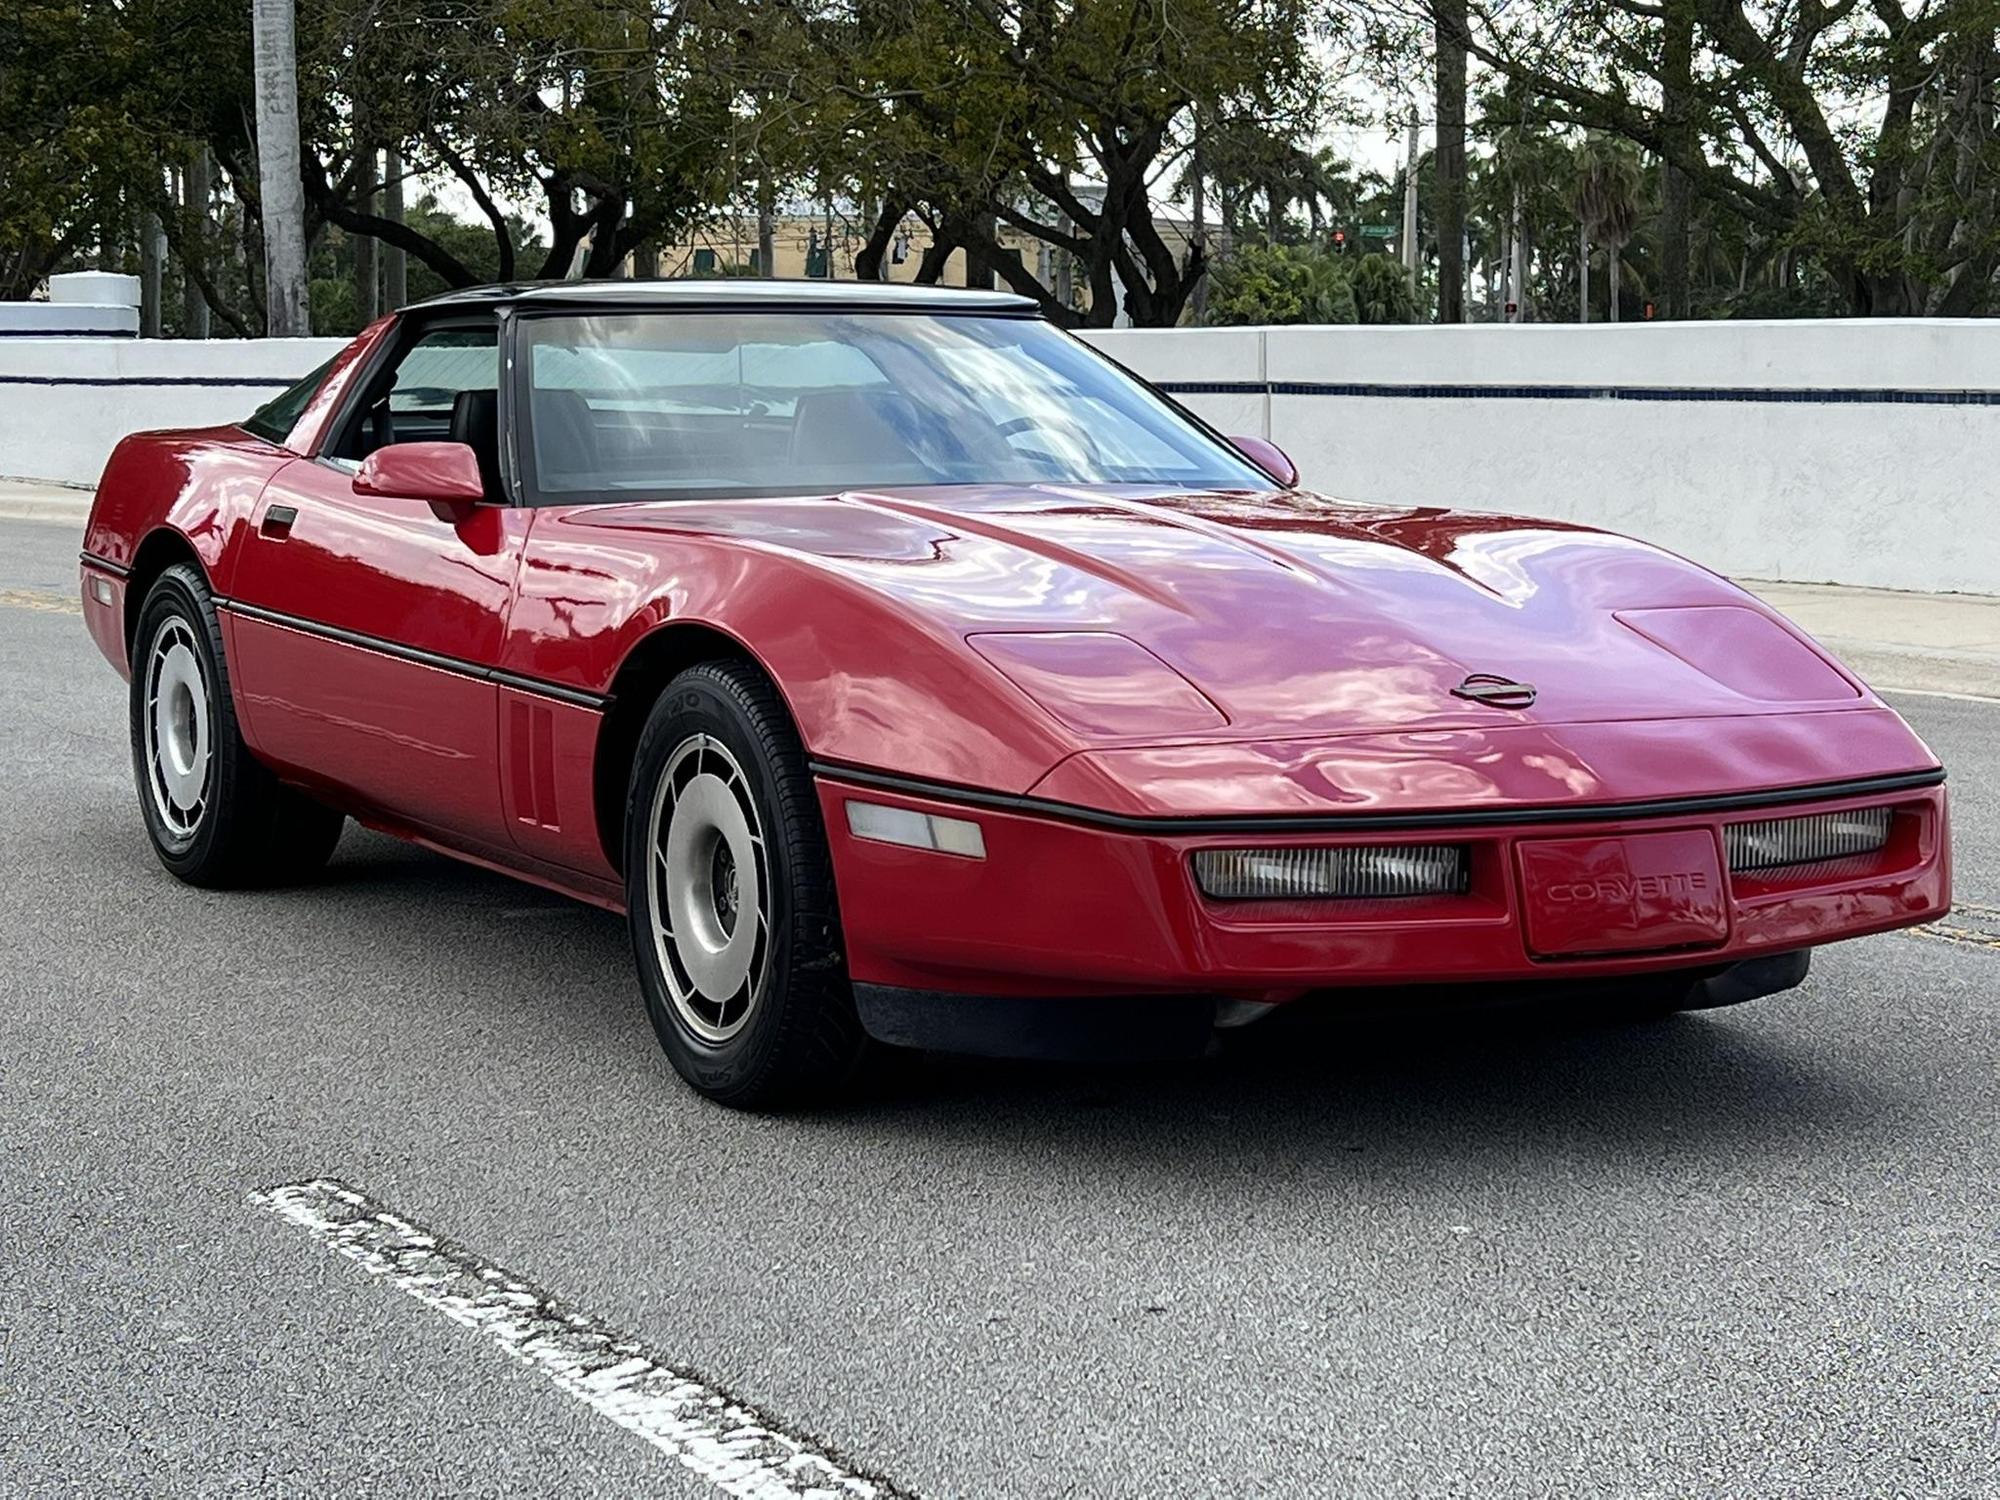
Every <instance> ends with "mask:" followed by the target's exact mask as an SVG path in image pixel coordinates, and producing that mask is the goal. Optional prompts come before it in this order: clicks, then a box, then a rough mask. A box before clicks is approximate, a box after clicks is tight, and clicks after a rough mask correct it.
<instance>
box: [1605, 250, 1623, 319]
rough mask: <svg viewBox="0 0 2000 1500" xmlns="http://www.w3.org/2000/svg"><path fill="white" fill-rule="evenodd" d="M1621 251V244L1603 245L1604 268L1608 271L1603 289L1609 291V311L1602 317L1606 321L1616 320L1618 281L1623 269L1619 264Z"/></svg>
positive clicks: (1621, 257)
mask: <svg viewBox="0 0 2000 1500" xmlns="http://www.w3.org/2000/svg"><path fill="white" fill-rule="evenodd" d="M1623 253H1624V247H1623V246H1622V245H1606V246H1605V247H1604V262H1605V269H1606V270H1607V271H1608V272H1609V276H1608V278H1607V279H1606V281H1605V289H1606V290H1607V291H1609V292H1610V293H1611V307H1610V311H1609V312H1607V313H1606V314H1605V317H1604V321H1605V322H1607V323H1616V322H1617V321H1618V283H1619V279H1620V275H1621V273H1622V272H1623V271H1624V269H1625V268H1624V267H1623V266H1622V265H1621V264H1620V261H1621V260H1622V259H1623Z"/></svg>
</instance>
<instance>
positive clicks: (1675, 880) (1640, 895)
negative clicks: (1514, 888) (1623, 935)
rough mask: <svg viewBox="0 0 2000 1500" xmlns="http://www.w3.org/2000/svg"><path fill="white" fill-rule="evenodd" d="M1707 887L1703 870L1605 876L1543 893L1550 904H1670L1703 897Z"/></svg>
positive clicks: (1706, 875) (1575, 881) (1572, 882)
mask: <svg viewBox="0 0 2000 1500" xmlns="http://www.w3.org/2000/svg"><path fill="white" fill-rule="evenodd" d="M1708 888H1709V879H1708V874H1707V872H1706V871H1703V870H1689V871H1687V872H1686V873H1684V874H1679V875H1630V876H1619V875H1607V876H1604V877H1603V878H1602V879H1599V880H1573V881H1568V882H1566V883H1564V884H1562V885H1552V886H1550V887H1549V888H1548V891H1547V893H1546V894H1547V895H1548V898H1549V900H1551V901H1562V902H1571V903H1574V902H1579V901H1592V902H1619V903H1629V902H1633V901H1660V900H1669V901H1670V900H1672V899H1674V898H1675V897H1677V896H1678V897H1683V898H1687V899H1690V900H1691V899H1693V898H1695V897H1697V896H1700V895H1703V894H1705V893H1706V892H1707V890H1708Z"/></svg>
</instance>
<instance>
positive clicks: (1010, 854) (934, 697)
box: [82, 281, 1950, 1104]
mask: <svg viewBox="0 0 2000 1500" xmlns="http://www.w3.org/2000/svg"><path fill="white" fill-rule="evenodd" d="M1440 437H1441V439H1448V434H1440ZM1295 481H1296V476H1295V474H1294V473H1293V471H1292V467H1291V465H1290V463H1289V462H1288V461H1287V460H1286V459H1285V457H1284V455H1283V454H1281V453H1279V452H1278V451H1277V450H1276V449H1274V448H1272V447H1271V446H1270V445H1269V444H1266V443H1262V442H1258V441H1256V440H1250V439H1238V440H1236V441H1235V442H1233V443H1232V442H1231V441H1230V440H1228V439H1225V438H1222V437H1219V436H1217V435H1216V434H1215V433H1214V432H1212V431H1210V430H1209V429H1208V428H1207V427H1205V426H1204V425H1203V424H1202V423H1201V422H1199V421H1198V420H1196V419H1195V418H1194V417H1192V416H1190V415H1189V414H1188V413H1187V412H1185V411H1183V410H1181V409H1180V408H1178V407H1177V406H1175V405H1174V404H1173V403H1172V402H1171V401H1169V400H1168V399H1166V398H1165V397H1163V396H1162V395H1160V394H1158V393H1157V392H1155V391H1154V390H1152V389H1150V388H1149V387H1148V386H1147V385H1145V384H1144V383H1143V382H1141V381H1139V380H1137V379H1134V378H1133V377H1131V376H1130V375H1128V374H1126V373H1125V372H1124V371H1122V370H1120V369H1119V368H1118V367H1117V366H1115V365H1113V364H1111V363H1110V362H1108V361H1106V360H1105V359H1103V358H1102V357H1100V356H1098V355H1097V354H1095V353H1093V352H1092V351H1091V350H1090V349H1088V348H1086V347H1085V346H1084V345H1082V344H1080V343H1078V342H1076V341H1075V340H1073V339H1071V338H1069V337H1068V336H1067V335H1065V334H1063V333H1061V332H1059V331H1058V330H1056V329H1055V328H1053V327H1051V326H1049V325H1048V324H1046V323H1044V322H1042V321H1041V320H1040V319H1038V318H1037V317H1035V316H1034V315H1033V311H1032V308H1031V306H1030V304H1028V303H1026V302H1024V301H1021V300H1019V299H1016V298H1013V297H1009V296H1003V295H995V294H991V293H969V292H956V291H944V290H939V289H929V288H907V287H889V286H877V285H869V284H850V285H833V284H827V283H818V284H803V285H801V284H788V283H783V282H745V281H729V282H715V283H702V282H679V283H653V284H633V283H622V284H613V285H590V284H584V283H569V284H562V285H553V286H525V287H501V288H488V289H484V290H479V291H472V292H462V293H456V294H453V295H450V296H447V297H443V298H440V299H438V300H436V301H433V302H429V303H426V304H424V305H422V306H419V307H414V308H411V309H409V310H407V311H405V312H404V313H402V314H400V315H399V316H396V317H393V318H389V319H385V320H384V321H382V322H380V323H377V324H376V325H375V326H373V327H371V328H370V329H368V330H367V331H366V332H365V333H363V334H362V335H361V336H360V337H359V338H357V339H356V340H355V341H354V342H353V344H351V345H350V346H349V347H348V348H347V349H346V350H345V351H343V352H342V353H341V354H340V355H339V356H338V357H337V358H335V359H334V360H333V361H332V362H331V363H330V364H329V365H327V366H326V367H325V368H324V369H322V370H319V371H317V372H315V373H314V374H313V375H311V376H309V377H307V378H306V379H305V380H304V381H302V382H301V383H300V384H299V385H298V386H296V387H294V388H293V389H292V390H290V391H287V392H286V393H285V394H283V395H281V396H279V397H278V398H277V399H276V400H274V401H272V402H271V403H270V404H269V405H268V406H266V407H264V408H263V409H262V410H261V411H259V412H257V413H256V414H255V415H253V416H251V417H249V418H247V419H246V420H244V421H243V422H242V423H240V424H239V425H236V426H228V427H217V428H212V429H208V430H203V431H190V432H164V433H143V434H140V435H138V436H135V437H131V438H128V439H126V440H125V441H124V442H123V443H122V444H120V445H119V447H118V449H117V451H116V452H115V453H114V454H113V456H112V458H111V461H110V464H109V465H108V467H107V468H106V470H105V473H104V478H103V481H102V483H101V485H100V486H99V488H98V491H97V502H96V506H95V509H94V511H93V513H92V516H91V520H90V527H89V532H88V535H87V537H86V541H85V550H84V553H83V564H82V574H83V580H82V583H83V600H84V607H85V613H86V616H87V619H88V622H89V626H90V630H91V633H92V635H93V636H94V637H95V638H96V640H97V642H98V644H99V646H100V647H101V648H102V649H103V651H104V654H105V655H106V656H107V657H109V658H110V659H111V661H112V663H113V665H115V666H116V667H117V668H118V669H119V670H120V671H121V672H123V673H125V674H126V675H127V676H128V677H129V679H130V681H131V684H132V690H131V732H132V755H133V769H134V774H135V777H136V780H137V782H138V793H139V805H140V809H141V811H142V813H143V815H144V817H145V821H146V827H147V831H148V832H149V833H150V835H151V837H152V841H153V845H154V847H155V849H156V850H157V851H158V854H159V857H160V859H161V861H162V862H163V863H164V864H165V865H166V867H167V868H168V869H169V870H171V871H172V872H173V873H174V874H176V875H178V876H179V877H180V878H181V879H183V880H187V881H190V882H193V883H196V884H200V885H209V886H223V885H236V884H247V883H255V882H268V881H272V880H280V879H295V878H298V877H300V876H303V875H305V874H307V873H309V872H310V871H312V870H314V869H316V868H317V867H318V866H319V865H321V864H322V863H323V862H324V861H325V860H326V858H327V856H328V854H329V853H330V852H331V850H332V849H333V847H334V843H335V841H336V840H337V839H338V838H339V836H340V831H341V827H342V823H343V820H344V819H345V818H347V817H350V816H351V817H354V818H357V819H359V820H360V821H362V822H364V823H366V824H368V825H369V826H371V827H374V828H380V829H384V830H386V831H388V832H391V833H394V834H398V835H400V836H402V837H405V838H409V839H414V840H416V841H418V842H420V843H423V844H427V845H429V846H431V847H433V848H436V849H440V850H443V851H445V852H447V853H450V854H453V855H456V856H458V857H460V858H463V859H467V860H471V861H473V862H474V863H477V864H481V865H485V866H487V867H489V868H492V869H497V870H504V871H506V872H508V873H510V874H514V875H518V876H520V877H522V878H524V879H527V880H532V881H535V882H538V883H540V884H542V885H545V886H549V887H551V888H554V889H556V890H560V891H564V892H567V893H569V894H570V895H573V896H576V897H578V898H580V899H582V900H585V901H590V902H595V903H597V904H598V905H600V906H604V907H608V908H611V909H613V910H618V911H623V912H625V913H626V914H627V915H628V919H629V921H630V924H631V932H632V940H633V950H634V954H635V957H636V959H637V963H638V970H639V980H640V985H641V987H642V989H643V991H644V994H645V999H646V1004H647V1008H648V1010H649V1011H650V1013H651V1016H652V1021H653V1024H654V1026H655V1028H656V1029H657V1030H658V1033H659V1036H660V1040H661V1042H662V1043H663V1044H664V1046H665V1048H666V1050H667V1052H668V1054H669V1056H670V1057H671V1058H672V1060H673V1062H674V1065H675V1066H676V1067H677V1068H678V1069H679V1070H680V1072H681V1074H682V1075H683V1076H684V1077H685V1078H686V1079H687V1080H688V1081H689V1082H690V1083H691V1084H692V1085H693V1086H694V1087H696V1088H697V1089H700V1090H701V1091H702V1092H704V1093H706V1094H709V1095H711V1096H713V1097H715V1098H717V1099H721V1100H725V1101H729V1102H732V1103H738V1104H764V1103H775V1102H779V1101H783V1100H786V1099H789V1098H794V1097H798V1096H801V1095H805V1094H810V1093H815V1092H822V1091H824V1090H825V1089H827V1088H828V1087H830V1086H832V1085H835V1084H837V1083H838V1082H839V1081H840V1080H841V1079H842V1078H844V1077H845V1076H846V1075H847V1074H848V1072H849V1071H850V1069H851V1068H852V1066H853V1064H854V1063H855V1062H856V1060H857V1059H858V1058H859V1057H860V1056H861V1054H862V1053H863V1051H864V1050H865V1048H866V1047H867V1045H868V1041H869V1039H870V1038H874V1039H876V1040H878V1041H884V1042H889V1043H897V1044H903V1045H911V1046H928V1047H937V1048H943V1049H951V1050H960V1051H971V1052H984V1053H990V1054H996V1055H1057V1054H1067V1055H1079V1054H1082V1055H1102V1054H1106V1053H1125V1054H1131V1053H1139V1054H1148V1055H1170V1054H1174V1053H1178V1052H1192V1051H1198V1050H1199V1049H1201V1048H1202V1047H1204V1046H1205V1045H1207V1043H1208V1040H1209V1038H1210V1035H1211V1033H1212V1031H1213V1028H1215V1027H1216V1026H1217V1025H1224V1026H1227V1025H1236V1024H1241V1023H1243V1022H1245V1021H1247V1020H1249V1019H1251V1018H1254V1017H1256V1016H1260V1015H1264V1014H1268V1013H1269V1012H1270V1011H1271V1009H1272V1008H1273V1007H1274V1006H1277V1005H1280V1004H1283V1003H1285V1002H1287V1001H1290V1000H1293V999H1296V998H1298V997H1300V996H1304V995H1308V994H1311V993H1314V992H1320V991H1329V990H1336V989H1338V990H1351V989H1357V988H1363V987H1367V988H1379V987H1384V986H1396V987H1406V986H1424V987H1427V988H1428V987H1432V986H1458V987H1461V989H1462V992H1463V993H1466V994H1474V993H1490V992H1494V991H1499V992H1505V993H1517V992H1520V991H1523V990H1525V989H1537V990H1541V989H1550V990H1554V989H1566V988H1573V987H1577V986H1579V985H1581V984H1583V983H1584V982H1589V983H1590V985H1591V987H1592V988H1593V989H1607V990H1609V991H1610V995H1609V997H1608V999H1607V1003H1617V1004H1626V1005H1630V1006H1632V1007H1633V1008H1647V1007H1650V1008H1652V1009H1655V1010H1661V1009H1674V1008H1683V1007H1685V1008H1694V1007H1704V1006H1712V1005H1721V1004H1729V1003H1732V1002H1735V1001H1738V1000H1745V999H1749V998H1752V997H1754V996H1757V995H1761V994H1768V993H1770V992H1772V991H1775V990H1781V989H1785V988H1788V987H1790V986H1792V985H1795V984H1797V983H1798V982H1799V981H1800V979H1801V978H1802V977H1803V976H1804V974H1805V972H1806V963H1807V955H1808V952H1809V950H1810V949H1811V948H1812V947H1813V946H1814V945H1816V944H1820V943H1826V942H1830V941H1833V940H1836V939H1839V938H1847V937H1854V936H1857V935H1859V934H1862V933H1870V932H1880V931H1884V930H1886V929H1889V928H1894V927H1902V926H1906V925H1908V924H1911V923H1915V922H1921V921H1924V920H1925V919H1927V918H1930V917H1933V916H1936V915H1937V914H1939V913H1940V912H1943V911H1944V910H1945V909H1946V908H1947V905H1948V901H1949V882H1950V875H1949V840H1948V831H1947V826H1946V814H1945V794H1944V789H1943V785H1942V783H1943V781H1944V772H1943V770H1942V769H1941V768H1940V767H1939V765H1938V763H1937V761H1936V759H1935V758H1934V757H1933V756H1932V755H1931V753H1930V752H1929V751H1928V750H1927V749H1926V748H1925V747H1924V745H1923V744H1922V743H1921V742H1920V741H1919V740H1918V739H1917V737H1916V736H1915V735H1914V734H1912V733H1911V731H1910V730H1909V728H1908V727H1907V726H1906V725H1905V724H1904V723H1903V721H1902V719H1901V718H1899V717H1898V716H1897V715H1896V714H1895V713H1894V712H1893V711H1892V710H1891V709H1889V708H1888V707H1886V706H1885V705H1884V704H1883V703H1882V702H1881V701H1880V700H1879V699H1878V698H1876V697H1875V696H1874V694H1872V693H1871V692H1869V691H1868V689H1867V688H1866V687H1864V686H1863V685H1862V684H1861V683H1860V682H1858V681H1856V680H1855V679H1854V678H1853V677H1852V676H1851V675H1850V674H1848V673H1847V672H1846V671H1844V670H1842V668H1841V667H1840V666H1839V664H1838V663H1836V662H1835V661H1833V660H1832V659H1831V658H1830V657H1829V656H1828V655H1827V654H1826V653H1825V652H1824V651H1822V650H1821V649H1820V648H1819V647H1818V646H1816V645H1815V644H1814V643H1813V642H1812V641H1810V640H1808V639H1807V638H1806V637H1805V636H1803V635H1802V634H1800V633H1799V632H1798V631H1797V630H1795V629H1793V628H1792V627H1791V626H1790V625H1789V624H1787V623H1786V622H1785V621H1784V620H1783V619H1782V618H1780V617H1779V616H1778V615H1776V614H1774V613H1773V612H1772V611H1771V610H1770V609H1768V608H1766V607H1765V606H1764V605H1762V604H1761V603H1759V602H1758V601H1757V600H1756V599H1754V598H1753V597H1751V596H1750V595H1748V594H1746V593H1744V592H1743V591H1742V590H1740V589H1738V588H1736V587H1734V586H1733V585H1731V584H1729V583H1728V582H1726V581H1724V580H1723V579H1721V578H1718V577H1716V576H1714V575H1713V574H1710V573H1707V572H1705V571H1703V570H1702V569H1700V568H1698V567H1694V566H1692V565H1691V564H1689V563H1686V562H1683V561H1681V560H1680V559H1678V558H1676V557H1672V556H1669V555H1667V554H1665V553H1662V552H1659V551H1656V550H1654V549H1653V548H1651V547H1647V546H1643V545H1641V544H1639V543H1637V542H1633V541H1629V540H1626V539H1624V538H1621V537H1616V536H1608V535H1605V534H1603V533H1599V532H1595V531H1589V530H1585V529H1583V528H1579V527H1575V526H1567V525H1560V524H1556V523H1551V522H1545V521H1531V520H1521V519H1516V518H1511V517H1505V516H1495V515H1477V514H1462V513H1458V512H1453V511H1446V510H1433V509H1411V508H1407V507H1397V506H1390V505H1355V504H1343V503H1339V502H1335V501H1330V500H1325V499H1322V498H1320V497H1319V496H1317V495H1313V494H1310V493H1307V492H1305V491H1302V490H1300V489H1299V488H1297V486H1296V482H1295ZM1607 981H1615V983H1611V984H1607Z"/></svg>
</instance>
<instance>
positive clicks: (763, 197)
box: [757, 176, 778, 276]
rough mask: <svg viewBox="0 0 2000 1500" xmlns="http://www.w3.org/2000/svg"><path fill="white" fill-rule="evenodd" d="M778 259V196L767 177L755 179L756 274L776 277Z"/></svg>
mask: <svg viewBox="0 0 2000 1500" xmlns="http://www.w3.org/2000/svg"><path fill="white" fill-rule="evenodd" d="M777 257H778V195H777V190H776V189H775V188H773V187H772V186H771V179H770V177H769V176H764V177H760V178H758V179H757V274H758V275H759V276H776V275H777V274H778V268H777V265H776V264H775V262H776V260H777Z"/></svg>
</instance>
